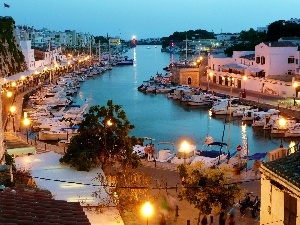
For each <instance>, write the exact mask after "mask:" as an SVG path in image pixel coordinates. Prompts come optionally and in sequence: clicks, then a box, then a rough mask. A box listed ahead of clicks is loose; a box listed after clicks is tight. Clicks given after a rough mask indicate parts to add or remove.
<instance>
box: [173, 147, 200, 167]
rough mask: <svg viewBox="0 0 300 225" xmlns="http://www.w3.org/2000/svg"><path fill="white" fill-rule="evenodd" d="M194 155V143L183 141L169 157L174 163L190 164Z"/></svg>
mask: <svg viewBox="0 0 300 225" xmlns="http://www.w3.org/2000/svg"><path fill="white" fill-rule="evenodd" d="M195 156H196V145H191V144H188V143H187V142H185V144H183V145H182V146H181V147H180V148H179V149H178V151H177V153H175V155H174V157H173V158H172V159H171V163H174V164H190V163H191V162H192V161H193V160H194V158H195Z"/></svg>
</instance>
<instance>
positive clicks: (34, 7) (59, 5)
mask: <svg viewBox="0 0 300 225" xmlns="http://www.w3.org/2000/svg"><path fill="white" fill-rule="evenodd" d="M3 2H4V3H6V4H9V5H10V8H4V7H3V4H2V9H1V10H0V15H1V16H3V15H4V16H12V17H13V18H14V20H15V21H16V25H28V26H33V27H34V28H36V29H40V28H43V27H46V28H49V29H51V30H58V31H64V30H76V31H78V32H85V33H90V34H92V35H95V36H98V35H102V36H106V34H108V35H109V36H121V38H122V39H125V40H130V39H131V37H132V36H133V35H135V36H136V37H137V39H141V38H148V37H152V38H156V37H167V36H169V35H171V34H173V32H175V31H178V32H183V31H187V30H196V29H203V30H207V31H214V32H215V33H221V32H226V33H235V32H240V31H242V30H249V29H250V28H254V29H256V28H257V27H264V26H266V25H268V24H270V23H272V22H274V21H277V20H281V19H283V20H289V19H291V18H297V17H298V18H300V14H299V9H300V1H299V0H289V1H286V2H284V1H279V0H263V1H262V0H252V1H246V0H227V1H225V0H172V1H171V0H150V1H146V0H114V1H104V0H84V1H82V0H4V1H3Z"/></svg>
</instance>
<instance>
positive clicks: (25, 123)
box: [23, 117, 31, 144]
mask: <svg viewBox="0 0 300 225" xmlns="http://www.w3.org/2000/svg"><path fill="white" fill-rule="evenodd" d="M30 123H31V122H30V120H29V119H28V118H27V117H25V118H24V120H23V124H24V126H25V127H26V140H27V144H28V126H29V125H30Z"/></svg>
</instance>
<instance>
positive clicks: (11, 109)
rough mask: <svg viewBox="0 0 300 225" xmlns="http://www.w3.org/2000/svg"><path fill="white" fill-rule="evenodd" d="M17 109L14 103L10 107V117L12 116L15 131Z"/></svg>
mask: <svg viewBox="0 0 300 225" xmlns="http://www.w3.org/2000/svg"><path fill="white" fill-rule="evenodd" d="M16 110H17V108H16V107H15V106H14V105H12V106H11V107H10V108H9V112H10V117H11V118H12V125H13V132H15V121H14V115H15V112H16Z"/></svg>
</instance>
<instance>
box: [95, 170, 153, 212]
mask: <svg viewBox="0 0 300 225" xmlns="http://www.w3.org/2000/svg"><path fill="white" fill-rule="evenodd" d="M95 180H97V181H99V183H100V184H101V188H99V189H98V190H97V191H95V192H94V193H93V196H96V197H98V198H101V197H102V196H106V195H104V193H103V192H105V193H106V194H107V195H108V197H106V198H104V199H102V201H101V202H102V204H101V205H98V208H96V210H98V211H99V210H101V208H102V207H107V206H112V205H115V206H116V207H117V209H118V210H119V211H120V212H121V213H122V214H123V213H125V212H126V211H127V212H136V211H138V210H139V208H140V207H141V204H142V203H144V202H145V201H146V200H147V199H149V198H150V197H151V193H150V190H151V188H150V181H151V179H150V177H149V175H146V174H144V173H141V172H136V171H133V170H132V169H131V168H125V169H124V170H122V171H118V172H117V173H115V174H112V173H110V174H106V175H105V176H104V175H102V174H98V176H97V177H96V178H95Z"/></svg>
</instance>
